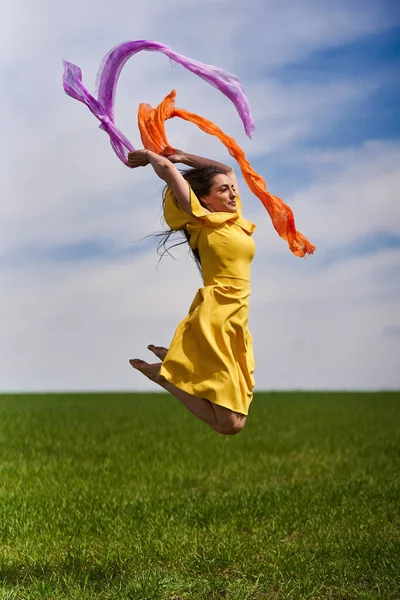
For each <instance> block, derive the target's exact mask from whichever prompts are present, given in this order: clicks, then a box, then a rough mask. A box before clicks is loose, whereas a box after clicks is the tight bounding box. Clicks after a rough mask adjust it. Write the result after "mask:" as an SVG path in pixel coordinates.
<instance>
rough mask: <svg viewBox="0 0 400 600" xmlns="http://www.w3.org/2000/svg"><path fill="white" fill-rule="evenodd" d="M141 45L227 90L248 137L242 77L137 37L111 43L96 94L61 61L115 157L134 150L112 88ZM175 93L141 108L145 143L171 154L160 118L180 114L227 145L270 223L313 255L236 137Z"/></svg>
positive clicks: (294, 247) (69, 85) (68, 86)
mask: <svg viewBox="0 0 400 600" xmlns="http://www.w3.org/2000/svg"><path fill="white" fill-rule="evenodd" d="M141 50H146V51H157V52H162V53H163V54H165V55H167V56H168V57H169V58H170V59H171V60H173V61H175V62H178V63H180V64H181V65H183V66H184V67H185V68H186V69H188V70H189V71H191V72H193V73H195V74H196V75H198V76H199V77H201V78H202V79H204V80H205V81H207V82H208V83H210V84H211V85H213V86H214V87H216V88H218V89H219V90H220V91H221V92H222V93H223V94H225V95H226V96H227V97H228V98H230V100H231V101H232V102H233V104H234V105H235V107H236V109H237V111H238V113H239V115H240V118H241V120H242V122H243V124H244V127H245V131H246V133H247V135H248V136H249V137H251V132H252V131H253V129H254V122H253V120H252V117H251V113H250V106H249V103H248V101H247V98H246V95H245V93H244V90H243V87H242V84H241V82H240V80H239V79H238V78H237V77H236V76H235V75H233V74H232V73H229V72H227V71H224V70H223V69H220V68H218V67H215V66H213V65H206V64H204V63H201V62H198V61H195V60H192V59H190V58H188V57H186V56H183V55H182V54H178V53H177V52H174V51H173V50H171V48H169V47H168V46H165V45H164V44H160V43H159V42H155V41H151V40H136V41H133V42H125V43H123V44H119V45H118V46H116V47H115V48H113V49H112V50H111V51H110V52H109V53H108V54H107V55H106V56H105V58H104V59H103V61H102V64H101V66H100V69H99V72H98V75H97V88H98V97H97V99H96V98H94V97H93V96H92V95H91V94H90V93H89V92H88V91H87V89H86V88H85V86H84V85H83V83H82V72H81V69H80V68H79V67H78V66H76V65H74V64H72V63H70V62H68V61H63V63H64V75H63V87H64V90H65V92H66V93H67V94H68V95H69V96H71V97H72V98H75V99H76V100H78V101H79V102H82V103H84V104H85V105H86V106H87V107H88V108H89V110H90V111H91V112H92V113H93V114H94V115H95V117H96V118H97V119H99V121H100V123H101V124H100V128H101V129H102V130H104V131H105V132H106V133H107V134H108V135H109V137H110V142H111V146H112V148H113V150H114V151H115V153H116V155H117V156H118V158H119V159H120V160H121V161H122V162H123V163H124V164H127V158H126V153H127V151H128V152H132V151H134V150H135V148H134V147H133V145H132V144H131V142H130V141H129V140H128V138H127V137H126V136H125V135H124V134H123V133H122V131H120V130H119V129H118V128H117V127H116V125H115V107H114V100H115V92H116V87H117V83H118V79H119V76H120V73H121V70H122V68H123V66H124V64H125V63H126V61H127V60H128V59H129V58H130V57H131V56H133V55H134V54H136V53H137V52H140V51H141ZM175 96H176V92H175V91H172V92H171V94H169V95H168V96H167V97H166V98H165V99H164V101H163V102H162V103H161V104H160V105H159V106H158V107H157V108H156V109H153V108H152V107H151V106H150V105H148V104H141V105H140V107H139V129H140V135H141V138H142V142H143V146H144V147H145V148H146V149H149V150H152V151H154V152H156V153H158V154H163V155H164V156H168V155H170V154H173V153H174V149H173V147H172V146H170V145H169V143H168V140H167V137H166V134H165V127H164V122H165V120H166V119H170V118H172V117H180V118H182V119H184V120H186V121H190V122H192V123H194V124H195V125H197V127H199V128H200V129H202V131H204V132H206V133H208V134H210V135H214V136H215V137H217V138H218V139H219V140H220V141H221V142H222V143H223V144H224V145H225V147H226V148H227V149H228V151H229V153H230V154H231V156H233V157H234V158H235V159H236V160H237V162H238V164H239V166H240V169H241V171H242V174H243V178H244V180H245V181H246V183H247V185H248V186H249V188H250V190H251V191H252V192H253V193H254V194H255V195H256V196H257V197H258V198H259V199H260V200H261V202H262V203H263V205H264V206H265V208H266V209H267V211H268V214H269V215H270V217H271V220H272V224H273V226H274V228H275V230H276V231H277V232H278V234H279V235H280V236H281V237H282V238H283V239H285V240H286V241H287V242H288V244H289V248H290V250H291V251H292V252H293V253H294V254H295V255H296V256H300V257H303V256H305V255H306V254H312V253H313V252H314V250H315V246H313V245H312V244H311V243H310V242H309V241H308V240H307V239H306V238H305V237H304V236H303V235H302V234H301V233H299V232H298V231H296V227H295V222H294V216H293V212H292V210H291V209H290V207H289V206H287V205H286V204H285V203H284V202H283V201H282V200H281V199H280V198H278V197H277V196H273V195H272V194H270V193H269V192H268V190H267V188H266V184H265V180H264V179H263V178H262V177H261V176H260V175H259V174H258V173H257V172H256V171H254V169H253V168H252V167H251V165H250V163H249V161H248V160H247V158H246V156H245V153H244V152H243V150H242V149H241V148H240V146H239V145H238V144H237V143H236V142H235V140H234V139H233V138H232V137H230V136H228V135H226V134H225V133H224V132H223V131H222V130H221V129H220V128H219V127H217V126H216V125H215V124H214V123H213V122H212V121H209V120H207V119H205V118H203V117H200V116H199V115H196V114H193V113H190V112H188V111H186V110H182V109H178V108H176V107H175V105H174V100H175Z"/></svg>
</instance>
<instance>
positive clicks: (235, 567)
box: [0, 392, 400, 600]
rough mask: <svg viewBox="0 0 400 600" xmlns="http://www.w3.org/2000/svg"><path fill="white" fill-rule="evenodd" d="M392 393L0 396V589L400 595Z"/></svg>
mask: <svg viewBox="0 0 400 600" xmlns="http://www.w3.org/2000/svg"><path fill="white" fill-rule="evenodd" d="M399 425H400V394H399V393H396V392H393V393H370V394H369V393H273V394H266V393H265V394H261V393H260V394H258V395H256V397H255V399H254V401H253V404H252V407H251V411H250V416H249V419H248V422H247V425H246V427H245V429H244V430H243V431H242V432H241V433H240V434H239V435H237V436H233V437H224V436H221V435H219V434H217V433H215V432H213V431H212V430H211V429H208V428H207V426H206V425H204V424H203V423H201V422H200V421H198V420H197V419H195V418H194V417H193V416H192V415H191V414H190V413H188V412H186V411H185V409H184V408H183V407H182V406H180V405H179V403H178V402H177V401H176V400H175V399H174V398H172V397H169V396H167V395H164V394H154V395H152V394H112V393H107V394H106V393H104V394H64V395H62V394H60V395H56V394H53V395H20V396H18V395H17V396H12V395H3V396H0V450H1V454H0V457H1V458H0V536H1V550H0V557H1V561H0V575H1V577H0V598H1V600H39V599H41V600H42V599H49V600H50V599H52V600H62V599H67V598H68V599H76V600H89V599H90V600H92V599H96V600H97V599H113V600H114V599H116V600H123V599H124V600H125V599H131V600H159V599H160V600H161V599H162V600H164V599H165V600H173V599H175V600H189V599H190V600H208V599H224V600H228V599H229V600H250V599H254V600H256V599H257V600H259V599H264V598H265V599H271V600H278V599H279V600H283V599H285V600H286V599H293V600H303V599H310V600H311V599H322V600H329V599H331V600H354V599H358V598H363V599H364V598H365V599H367V598H368V599H371V600H372V599H374V600H375V599H378V598H379V599H381V598H382V599H384V600H396V599H399V598H400V577H399V576H400V552H399V523H400V521H399V513H400V452H399V450H400V427H399Z"/></svg>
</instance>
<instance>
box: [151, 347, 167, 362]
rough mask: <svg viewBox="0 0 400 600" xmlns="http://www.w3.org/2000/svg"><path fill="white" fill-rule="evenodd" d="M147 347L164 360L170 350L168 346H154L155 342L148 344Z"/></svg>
mask: <svg viewBox="0 0 400 600" xmlns="http://www.w3.org/2000/svg"><path fill="white" fill-rule="evenodd" d="M147 349H148V350H150V352H153V354H155V355H156V356H157V358H159V359H161V360H164V358H165V357H166V355H167V352H168V348H163V346H153V344H150V346H147Z"/></svg>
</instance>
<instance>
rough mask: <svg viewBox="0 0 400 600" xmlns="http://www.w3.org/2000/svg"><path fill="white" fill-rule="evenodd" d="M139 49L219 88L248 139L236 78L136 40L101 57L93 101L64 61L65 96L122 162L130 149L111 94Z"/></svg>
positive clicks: (250, 125)
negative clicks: (91, 118)
mask: <svg viewBox="0 0 400 600" xmlns="http://www.w3.org/2000/svg"><path fill="white" fill-rule="evenodd" d="M141 50H146V51H153V52H154V51H156V52H162V53H163V54H165V55H166V56H168V57H169V58H170V59H171V60H172V61H174V62H177V63H179V64H181V65H182V66H183V67H185V68H186V69H188V70H189V71H191V72H192V73H194V74H195V75H198V77H201V78H202V79H204V81H206V82H207V83H209V84H210V85H212V86H214V87H216V88H217V89H219V90H220V91H221V92H222V93H223V94H225V96H227V97H228V98H229V99H230V100H231V101H232V102H233V104H234V105H235V107H236V110H237V111H238V113H239V116H240V118H241V120H242V122H243V125H244V128H245V131H246V134H247V135H248V136H249V137H250V138H251V132H252V131H253V130H254V128H255V125H254V121H253V119H252V116H251V112H250V105H249V102H248V100H247V98H246V94H245V93H244V90H243V86H242V83H241V81H240V79H238V77H236V75H233V74H232V73H229V72H228V71H224V69H220V68H219V67H215V66H213V65H207V64H205V63H202V62H199V61H196V60H192V59H191V58H188V57H187V56H184V55H183V54H178V53H177V52H174V50H172V49H171V48H169V47H168V46H166V45H165V44H161V43H160V42H155V41H152V40H136V41H133V42H125V43H123V44H119V45H118V46H115V48H113V49H112V50H111V51H110V52H109V53H108V54H107V55H106V56H105V57H104V59H103V61H102V63H101V66H100V69H99V71H98V73H97V85H96V87H97V89H98V94H97V100H96V98H94V97H93V96H92V95H91V94H90V93H89V92H88V90H87V89H86V88H85V86H84V85H83V83H82V71H81V69H80V68H79V67H78V66H77V65H74V64H72V63H70V62H68V61H66V60H64V61H63V64H64V75H63V87H64V91H65V93H66V94H68V95H69V96H71V97H72V98H75V100H78V101H79V102H83V103H84V104H86V106H87V107H88V108H89V110H90V111H91V112H92V113H93V114H94V115H95V117H97V119H99V121H100V122H101V125H100V128H101V129H103V130H104V131H106V132H107V133H108V134H109V136H110V141H111V146H112V147H113V149H114V151H115V153H116V155H117V156H118V158H119V159H120V160H121V161H122V162H123V163H125V164H126V163H127V160H126V150H128V151H130V152H132V151H133V150H134V147H133V146H132V144H131V142H130V141H129V140H128V138H127V137H126V136H125V135H124V134H123V133H122V132H121V131H120V130H119V129H118V128H117V127H116V125H115V107H114V99H115V92H116V89H117V83H118V79H119V76H120V73H121V70H122V68H123V66H124V64H125V63H126V61H127V60H128V59H129V58H130V57H131V56H133V55H134V54H137V53H138V52H140V51H141Z"/></svg>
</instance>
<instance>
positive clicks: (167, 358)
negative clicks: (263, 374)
mask: <svg viewBox="0 0 400 600" xmlns="http://www.w3.org/2000/svg"><path fill="white" fill-rule="evenodd" d="M175 163H183V164H185V165H187V166H189V167H192V169H191V170H188V171H186V172H184V173H181V172H180V171H179V170H178V169H177V168H176V167H175ZM147 164H151V166H152V167H153V169H154V171H155V172H156V174H157V175H158V176H159V177H160V178H161V179H162V180H163V181H165V183H166V184H167V189H166V192H165V194H164V217H165V221H166V222H167V224H168V225H169V227H170V228H171V229H172V230H181V231H182V232H183V233H184V234H185V235H186V238H187V240H188V242H189V244H190V247H191V249H192V251H193V253H194V255H195V257H196V258H197V261H198V264H199V265H200V267H201V272H202V276H203V279H204V287H203V288H201V289H199V290H198V292H197V294H196V296H195V298H194V300H193V303H192V305H191V307H190V309H189V314H188V315H187V317H186V318H185V319H184V320H183V321H182V322H181V323H180V324H179V326H178V328H177V330H176V332H175V335H174V338H173V340H172V343H171V345H170V347H169V349H166V348H162V347H159V346H153V345H151V346H148V349H149V350H151V351H152V352H153V353H154V354H155V355H156V356H157V357H158V358H159V359H160V360H161V362H157V363H155V364H148V363H147V362H145V361H143V360H139V359H134V360H130V361H129V362H130V364H131V365H132V367H134V368H135V369H137V370H139V371H140V372H141V373H143V374H144V375H146V376H147V377H148V378H149V379H151V380H152V381H154V382H155V383H157V384H158V385H160V386H161V387H162V388H164V389H165V390H167V391H169V392H170V393H171V394H172V395H173V396H175V398H177V399H178V400H179V401H180V402H181V403H182V404H184V406H186V408H187V409H188V410H189V411H190V412H191V413H193V414H194V415H195V416H196V417H198V418H199V419H201V420H202V421H204V422H205V423H207V425H209V426H210V427H212V429H214V430H215V431H217V432H219V433H222V434H225V435H234V434H236V433H239V431H241V430H242V429H243V427H244V425H245V423H246V418H247V414H248V409H249V405H250V402H251V400H252V396H253V392H252V390H253V387H254V378H253V372H254V358H253V345H252V338H251V335H250V333H249V331H248V298H249V295H250V263H251V261H252V259H253V256H254V252H255V244H254V241H253V240H252V238H251V234H252V233H253V231H254V229H255V225H254V224H253V223H250V222H249V221H247V220H246V219H244V218H243V217H242V215H241V208H242V207H241V202H240V198H239V196H238V187H237V181H236V176H235V173H234V171H233V170H232V169H231V168H230V167H228V166H226V165H223V164H221V163H218V162H216V161H212V160H208V159H205V158H200V157H198V156H194V155H191V154H186V153H183V152H180V151H177V154H175V155H173V156H169V157H168V158H165V157H163V156H159V155H158V154H156V153H154V152H151V151H149V150H137V151H136V152H130V153H129V155H128V166H130V167H131V168H136V167H139V166H146V165H147Z"/></svg>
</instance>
